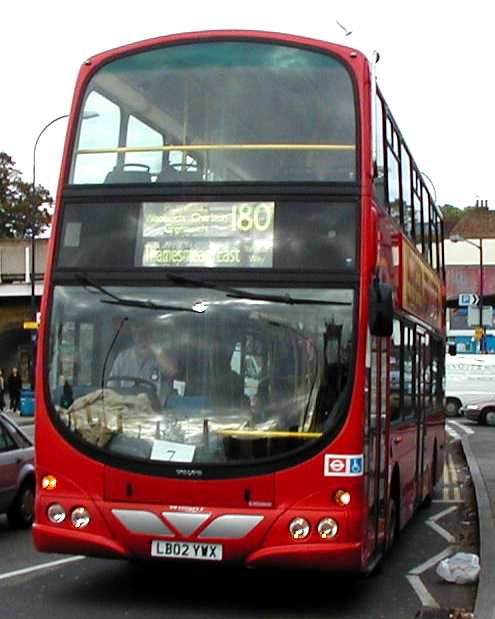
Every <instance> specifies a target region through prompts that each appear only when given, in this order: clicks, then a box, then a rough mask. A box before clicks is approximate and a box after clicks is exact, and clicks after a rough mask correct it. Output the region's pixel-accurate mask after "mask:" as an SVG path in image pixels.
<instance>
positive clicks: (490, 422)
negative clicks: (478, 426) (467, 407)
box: [482, 408, 495, 427]
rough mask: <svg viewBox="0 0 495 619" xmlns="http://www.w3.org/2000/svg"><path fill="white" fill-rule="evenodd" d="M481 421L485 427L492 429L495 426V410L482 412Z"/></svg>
mask: <svg viewBox="0 0 495 619" xmlns="http://www.w3.org/2000/svg"><path fill="white" fill-rule="evenodd" d="M482 419H483V423H484V424H485V425H486V426H492V427H494V426H495V409H493V408H490V409H488V410H486V411H483V416H482Z"/></svg>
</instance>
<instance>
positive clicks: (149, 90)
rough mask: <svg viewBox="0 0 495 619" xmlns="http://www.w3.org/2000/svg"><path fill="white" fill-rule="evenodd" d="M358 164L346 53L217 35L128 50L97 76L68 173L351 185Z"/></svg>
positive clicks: (89, 179) (88, 179)
mask: <svg viewBox="0 0 495 619" xmlns="http://www.w3.org/2000/svg"><path fill="white" fill-rule="evenodd" d="M85 112H86V114H85V116H86V118H85V119H83V118H82V117H83V114H84V113H85ZM88 112H89V113H88ZM96 114H97V116H96ZM356 169H357V166H356V105H355V96H354V90H353V84H352V79H351V75H350V73H349V71H348V70H347V69H346V68H345V66H344V64H343V63H342V62H341V61H340V60H338V59H337V58H336V57H334V56H332V55H330V54H328V53H323V52H317V51H313V50H309V49H301V48H297V47H287V46H282V45H279V44H272V43H260V42H256V43H252V42H231V41H229V42H228V41H223V42H218V41H217V42H211V41H210V42H204V43H194V44H182V45H175V46H169V47H161V48H156V49H152V50H149V51H145V52H141V53H137V54H133V55H128V56H125V57H121V58H119V59H117V60H114V61H113V62H110V63H108V64H106V65H104V66H103V67H102V68H101V69H100V70H99V71H98V72H97V73H96V74H95V75H94V76H93V78H92V79H91V81H90V82H89V84H88V87H87V90H86V95H85V101H84V104H83V107H82V110H81V120H80V125H79V132H78V138H77V140H76V147H75V151H74V155H73V162H72V171H71V178H70V182H71V183H74V184H87V183H97V184H99V183H105V182H106V183H121V182H138V183H139V182H157V183H170V182H179V183H184V182H186V183H187V182H229V181H234V182H235V181H237V182H257V181H268V182H279V181H284V182H287V181H289V182H290V181H293V182H298V181H320V182H353V181H355V180H356Z"/></svg>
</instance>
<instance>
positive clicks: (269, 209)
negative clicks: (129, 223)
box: [140, 202, 275, 269]
mask: <svg viewBox="0 0 495 619" xmlns="http://www.w3.org/2000/svg"><path fill="white" fill-rule="evenodd" d="M274 210H275V203H274V202H186V203H177V202H170V203H169V202H149V203H148V202H145V203H143V205H142V213H141V218H142V237H141V238H142V251H141V252H140V255H141V266H144V267H160V266H161V267H220V268H229V267H234V268H257V269H259V268H272V267H273V220H274Z"/></svg>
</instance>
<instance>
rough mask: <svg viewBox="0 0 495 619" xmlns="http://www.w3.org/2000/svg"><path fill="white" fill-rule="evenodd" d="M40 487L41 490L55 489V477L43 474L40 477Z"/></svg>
mask: <svg viewBox="0 0 495 619" xmlns="http://www.w3.org/2000/svg"><path fill="white" fill-rule="evenodd" d="M41 487H42V488H43V490H55V488H56V487H57V478H56V477H54V476H53V475H45V476H44V477H42V479H41Z"/></svg>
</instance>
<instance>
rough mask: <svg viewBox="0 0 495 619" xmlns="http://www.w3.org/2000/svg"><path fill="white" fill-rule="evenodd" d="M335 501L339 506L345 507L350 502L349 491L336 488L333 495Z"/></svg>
mask: <svg viewBox="0 0 495 619" xmlns="http://www.w3.org/2000/svg"><path fill="white" fill-rule="evenodd" d="M333 498H334V499H335V502H336V503H337V505H340V506H341V507H346V506H347V505H349V503H350V502H351V493H350V492H349V491H348V490H337V492H336V493H335V494H334V495H333Z"/></svg>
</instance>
